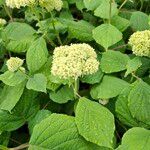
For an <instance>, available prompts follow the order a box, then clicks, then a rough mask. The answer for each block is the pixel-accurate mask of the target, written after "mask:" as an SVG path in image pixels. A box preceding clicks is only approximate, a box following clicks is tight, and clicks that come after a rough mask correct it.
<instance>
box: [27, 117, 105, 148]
mask: <svg viewBox="0 0 150 150" xmlns="http://www.w3.org/2000/svg"><path fill="white" fill-rule="evenodd" d="M29 144H30V146H29V150H33V149H36V150H56V149H60V150H61V149H62V150H63V149H64V150H70V148H71V149H72V150H79V149H82V150H87V149H88V150H93V149H94V150H102V149H101V148H100V147H99V146H97V145H94V144H92V143H89V142H87V141H85V140H84V138H82V137H81V136H80V135H79V133H78V129H77V127H76V124H75V120H74V117H71V116H67V115H62V114H52V115H50V117H48V118H46V119H44V120H43V121H41V122H40V123H39V124H37V125H36V126H35V127H34V129H33V133H32V135H31V139H30V142H29Z"/></svg>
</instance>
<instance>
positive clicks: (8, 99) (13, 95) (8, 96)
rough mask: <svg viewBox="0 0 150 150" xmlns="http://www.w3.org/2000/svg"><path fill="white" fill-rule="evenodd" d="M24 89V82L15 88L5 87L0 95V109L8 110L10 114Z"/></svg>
mask: <svg viewBox="0 0 150 150" xmlns="http://www.w3.org/2000/svg"><path fill="white" fill-rule="evenodd" d="M24 87H25V82H22V83H20V84H18V85H16V86H7V85H5V86H4V88H3V90H2V92H1V95H0V109H3V110H8V111H9V112H11V110H12V109H13V108H14V107H15V105H16V104H17V102H18V101H19V99H20V97H21V95H22V93H23V90H24Z"/></svg>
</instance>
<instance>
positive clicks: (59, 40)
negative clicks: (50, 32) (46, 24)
mask: <svg viewBox="0 0 150 150" xmlns="http://www.w3.org/2000/svg"><path fill="white" fill-rule="evenodd" d="M50 13H51V12H50ZM51 18H52V25H53V28H54V31H55V34H56V37H57V40H58V42H59V44H60V45H63V44H62V41H61V39H60V36H59V32H58V31H57V30H56V27H55V23H54V17H53V14H52V13H51Z"/></svg>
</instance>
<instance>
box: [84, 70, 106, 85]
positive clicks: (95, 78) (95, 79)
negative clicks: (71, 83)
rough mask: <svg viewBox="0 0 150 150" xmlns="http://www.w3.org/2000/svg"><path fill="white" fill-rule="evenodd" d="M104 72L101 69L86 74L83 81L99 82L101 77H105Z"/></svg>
mask: <svg viewBox="0 0 150 150" xmlns="http://www.w3.org/2000/svg"><path fill="white" fill-rule="evenodd" d="M103 75H104V73H103V72H102V70H101V69H99V70H98V71H97V72H96V73H94V74H91V75H86V76H84V77H82V78H81V81H82V82H83V83H88V84H95V83H99V82H100V81H101V79H102V78H103Z"/></svg>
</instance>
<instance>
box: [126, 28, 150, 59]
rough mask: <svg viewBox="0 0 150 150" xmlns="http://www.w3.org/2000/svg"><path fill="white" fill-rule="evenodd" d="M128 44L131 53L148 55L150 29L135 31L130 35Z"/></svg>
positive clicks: (149, 55) (149, 54) (149, 53)
mask: <svg viewBox="0 0 150 150" xmlns="http://www.w3.org/2000/svg"><path fill="white" fill-rule="evenodd" d="M129 44H130V45H131V46H132V51H133V54H135V55H137V56H148V57H150V30H145V31H137V32H135V33H134V34H132V35H131V37H130V39H129Z"/></svg>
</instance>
